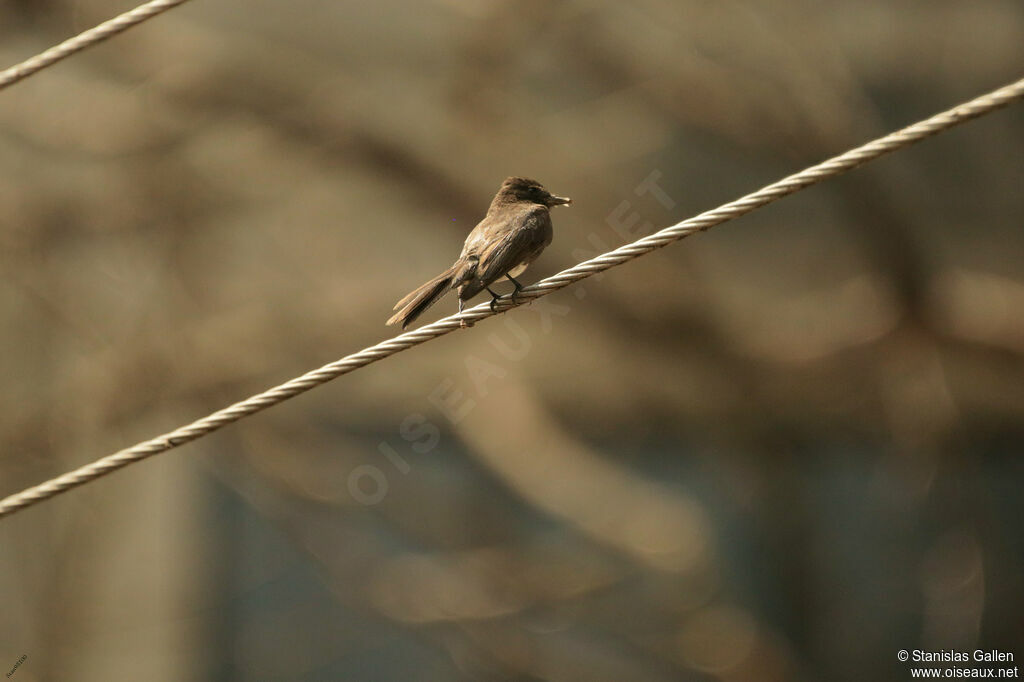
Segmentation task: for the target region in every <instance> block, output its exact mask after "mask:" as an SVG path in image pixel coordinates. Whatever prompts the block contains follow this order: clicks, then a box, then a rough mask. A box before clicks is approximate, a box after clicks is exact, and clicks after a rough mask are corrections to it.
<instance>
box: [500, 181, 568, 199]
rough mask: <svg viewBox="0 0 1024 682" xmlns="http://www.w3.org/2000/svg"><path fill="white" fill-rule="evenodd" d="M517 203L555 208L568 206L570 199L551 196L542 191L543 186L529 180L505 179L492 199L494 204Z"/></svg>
mask: <svg viewBox="0 0 1024 682" xmlns="http://www.w3.org/2000/svg"><path fill="white" fill-rule="evenodd" d="M517 201H526V202H529V203H532V204H540V205H542V206H557V205H558V204H568V203H569V202H570V199H568V198H565V197H556V196H554V195H552V194H551V192H549V191H547V190H546V189H544V185H542V184H540V183H539V182H537V181H536V180H531V179H530V178H523V177H518V176H512V177H509V178H505V182H503V183H501V189H499V190H498V194H497V196H495V197H494V203H496V204H506V203H512V202H517Z"/></svg>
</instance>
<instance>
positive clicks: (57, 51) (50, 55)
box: [0, 0, 188, 90]
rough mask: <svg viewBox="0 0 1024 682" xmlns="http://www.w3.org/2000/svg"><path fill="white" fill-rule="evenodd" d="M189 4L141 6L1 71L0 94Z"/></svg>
mask: <svg viewBox="0 0 1024 682" xmlns="http://www.w3.org/2000/svg"><path fill="white" fill-rule="evenodd" d="M186 2H188V0H153V2H147V3H146V4H144V5H139V6H138V7H136V8H135V9H133V10H130V11H128V12H125V13H124V14H121V15H119V16H116V17H114V18H113V19H111V20H109V21H104V22H103V23H102V24H100V25H99V26H95V27H93V28H90V29H89V30H88V31H85V32H83V33H79V34H78V35H77V36H75V37H74V38H68V39H67V40H65V41H64V42H63V43H61V44H60V45H55V46H53V47H51V48H50V49H49V50H46V51H45V52H41V53H39V54H37V55H36V56H35V57H32V58H30V59H26V60H25V61H23V62H22V63H20V64H15V65H14V66H12V67H10V68H9V69H5V70H4V71H0V90H3V89H4V88H6V87H8V86H10V85H14V84H15V83H17V82H18V81H20V80H22V79H24V78H28V77H29V76H31V75H32V74H34V73H36V72H37V71H41V70H42V69H45V68H46V67H48V66H52V65H53V64H56V63H57V62H59V61H60V60H62V59H64V58H65V57H70V56H71V55H73V54H75V53H76V52H80V51H82V50H84V49H85V48H87V47H91V46H93V45H95V44H96V43H101V42H103V41H104V40H106V39H107V38H110V37H112V36H115V35H117V34H118V33H121V32H122V31H127V30H128V29H129V28H131V27H132V26H136V25H138V24H141V23H142V22H144V21H146V20H147V19H152V18H153V17H155V16H156V15H158V14H161V13H163V12H166V11H167V10H169V9H171V8H172V7H177V6H178V5H181V4H183V3H186Z"/></svg>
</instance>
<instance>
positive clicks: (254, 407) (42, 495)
mask: <svg viewBox="0 0 1024 682" xmlns="http://www.w3.org/2000/svg"><path fill="white" fill-rule="evenodd" d="M1021 97H1024V79H1021V80H1019V81H1017V82H1015V83H1011V84H1010V85H1007V86H1005V87H1002V88H999V89H998V90H994V91H992V92H990V93H988V94H985V95H982V96H981V97H978V98H976V99H973V100H971V101H969V102H966V103H964V104H961V105H959V106H957V107H954V108H952V109H950V110H948V111H944V112H942V113H940V114H936V115H935V116H932V117H931V118H928V119H926V120H924V121H920V122H918V123H915V124H913V125H911V126H908V127H906V128H903V129H902V130H899V131H896V132H894V133H890V134H889V135H886V136H885V137H881V138H878V139H877V140H874V141H872V142H868V143H867V144H865V145H863V146H860V147H857V148H855V149H851V150H850V151H848V152H846V153H844V154H840V155H839V156H835V157H833V158H831V159H828V160H827V161H824V162H822V163H819V164H817V165H815V166H811V167H810V168H807V169H805V170H802V171H800V172H799V173H795V174H793V175H790V176H788V177H785V178H783V179H782V180H779V181H778V182H774V183H772V184H770V185H768V186H766V187H763V188H762V189H759V190H757V191H756V192H752V193H751V194H748V195H746V196H744V197H741V198H739V199H736V200H735V201H732V202H729V203H727V204H724V205H722V206H719V207H718V208H715V209H712V210H710V211H706V212H704V213H701V214H700V215H698V216H695V217H693V218H689V219H687V220H684V221H682V222H680V223H676V224H675V225H671V226H669V227H666V228H664V229H662V230H659V231H658V232H655V233H653V234H651V235H648V236H646V237H643V238H641V239H638V240H636V241H634V242H632V243H630V244H626V245H624V246H620V247H619V248H617V249H615V250H613V251H609V252H607V253H605V254H602V255H600V256H597V257H595V258H591V259H590V260H587V261H584V262H582V263H579V264H578V265H576V266H574V267H571V268H569V269H568V270H563V271H562V272H560V273H558V274H556V275H553V276H551V277H548V278H547V279H544V280H541V281H540V282H537V283H536V284H533V285H530V286H528V287H524V288H523V289H522V290H521V291H520V293H519V296H518V297H516V299H515V300H514V301H513V300H512V299H511V298H502V299H500V300H499V301H498V302H497V303H496V304H495V309H494V310H493V311H492V310H491V307H490V303H482V304H480V305H477V306H474V307H473V308H470V309H468V310H466V311H465V312H463V313H462V314H461V315H459V314H456V315H451V316H449V317H446V318H444V319H441V320H438V321H437V322H434V323H432V324H428V325H426V326H424V327H420V328H419V329H416V330H413V331H411V332H406V333H404V334H401V335H399V336H396V337H394V338H392V339H388V340H387V341H383V342H381V343H378V344H376V345H374V346H370V347H369V348H365V349H363V350H361V351H359V352H358V353H353V354H352V355H349V356H346V357H344V358H341V359H340V360H336V361H335V362H332V363H330V364H327V365H324V366H323V367H320V368H319V369H314V370H312V371H310V372H307V373H306V374H303V375H302V376H300V377H297V378H295V379H292V380H291V381H287V382H285V383H283V384H281V385H279V386H275V387H274V388H271V389H269V390H267V391H264V392H262V393H259V394H257V395H254V396H252V397H251V398H247V399H246V400H243V401H241V402H238V403H235V404H234V405H231V406H229V407H225V408H224V409H221V410H218V411H217V412H214V413H213V414H210V415H208V416H206V417H203V418H202V419H199V420H197V421H194V422H192V423H191V424H187V425H185V426H182V427H179V428H177V429H175V430H173V431H170V432H169V433H165V434H163V435H161V436H157V437H156V438H152V439H150V440H147V441H143V442H141V443H138V444H137V445H133V446H132V447H130V448H126V449H124V450H120V451H118V452H115V453H114V454H112V455H108V456H106V457H104V458H102V459H99V460H97V461H95V462H93V463H92V464H87V465H85V466H83V467H80V468H78V469H75V470H73V471H70V472H68V473H65V474H63V475H61V476H58V477H56V478H54V479H51V480H49V481H46V482H44V483H41V484H39V485H36V486H34V487H31V488H28V489H26V490H24V491H22V492H20V493H17V494H14V495H11V496H9V497H7V498H5V499H4V500H2V501H0V517H3V516H6V515H8V514H11V513H14V512H15V511H18V510H20V509H24V508H25V507H29V506H31V505H33V504H36V503H38V502H41V501H42V500H46V499H48V498H51V497H53V496H55V495H58V494H60V493H63V492H66V491H68V490H70V489H72V488H74V487H76V486H79V485H82V484H83V483H88V482H89V481H93V480H95V479H97V478H100V477H101V476H105V475H106V474H109V473H111V472H112V471H116V470H117V469H120V468H121V467H124V466H127V465H129V464H132V463H134V462H138V461H140V460H143V459H146V458H147V457H150V456H152V455H155V454H157V453H160V452H165V451H167V450H171V449H172V448H176V447H178V446H180V445H183V444H185V443H188V442H190V441H193V440H196V439H197V438H201V437H203V436H205V435H207V434H209V433H212V432H214V431H216V430H218V429H220V428H222V427H224V426H226V425H228V424H230V423H232V422H235V421H238V420H239V419H242V418H243V417H248V416H250V415H253V414H256V413H257V412H260V411H262V410H265V409H267V408H268V407H271V406H273V405H277V404H278V403H280V402H283V401H285V400H288V399H289V398H291V397H293V396H296V395H298V394H300V393H304V392H305V391H308V390H310V389H311V388H314V387H316V386H319V385H321V384H324V383H326V382H328V381H330V380H331V379H334V378H337V377H339V376H341V375H342V374H347V373H349V372H352V371H354V370H356V369H359V368H360V367H365V366H366V365H369V364H371V363H373V362H377V361H378V360H382V359H384V358H386V357H389V356H391V355H394V354H395V353H399V352H401V351H403V350H408V349H409V348H412V347H414V346H418V345H420V344H421V343H426V342H427V341H430V340H431V339H435V338H437V337H439V336H444V335H445V334H449V333H451V332H453V331H456V330H457V329H459V328H460V327H461V326H462V322H463V321H466V322H470V323H472V322H477V321H479V320H483V319H485V318H487V317H491V316H492V315H495V314H498V313H502V312H505V311H506V310H510V309H512V308H515V307H518V306H519V305H522V304H524V303H526V302H528V301H531V300H533V299H536V298H540V297H542V296H546V295H548V294H550V293H551V292H553V291H557V290H559V289H562V288H564V287H567V286H569V285H570V284H573V283H574V282H578V281H580V280H582V279H585V278H587V277H590V276H591V275H594V274H596V273H599V272H602V271H604V270H608V269H609V268H613V267H616V266H618V265H622V264H623V263H626V262H627V261H630V260H633V259H634V258H638V257H640V256H642V255H644V254H646V253H650V252H651V251H654V250H656V249H660V248H662V247H664V246H667V245H668V244H671V243H673V242H675V241H678V240H680V239H683V238H684V237H687V236H689V235H691V234H694V233H695V232H701V231H703V230H706V229H708V228H709V227H712V226H714V225H718V224H721V223H724V222H726V221H729V220H733V219H735V218H738V217H739V216H742V215H744V214H747V213H750V212H751V211H754V210H755V209H757V208H760V207H761V206H764V205H766V204H769V203H771V202H773V201H776V200H778V199H781V198H782V197H784V196H787V195H789V194H793V193H794V192H797V191H799V190H801V189H803V188H805V187H808V186H810V185H814V184H817V183H819V182H821V181H822V180H825V179H827V178H830V177H832V176H835V175H839V174H841V173H845V172H846V171H848V170H850V169H852V168H856V167H857V166H859V165H861V164H863V163H866V162H868V161H871V160H873V159H876V158H878V157H880V156H882V155H884V154H887V153H888V152H891V151H894V150H896V149H901V148H903V147H906V146H908V145H910V144H913V143H915V142H918V141H920V140H922V139H924V138H926V137H930V136H932V135H935V134H936V133H939V132H942V131H944V130H947V129H948V128H951V127H953V126H955V125H957V124H960V123H963V122H964V121H968V120H970V119H972V118H975V117H977V116H981V115H982V114H986V113H989V112H991V111H993V110H995V109H998V108H1000V107H1003V106H1005V105H1007V104H1009V103H1010V102H1012V101H1014V100H1016V99H1020V98H1021Z"/></svg>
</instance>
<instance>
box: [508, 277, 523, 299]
mask: <svg viewBox="0 0 1024 682" xmlns="http://www.w3.org/2000/svg"><path fill="white" fill-rule="evenodd" d="M505 277H506V278H508V281H510V282H512V286H514V287H515V289H513V290H512V293H511V294H509V298H511V299H512V301H513V302H514V301H515V300H516V298H517V297H518V296H519V292H520V291H522V289H523V285H522V284H520V283H519V280H517V279H516V278H515V277H513V276H512V275H509V274H507V273H506V274H505Z"/></svg>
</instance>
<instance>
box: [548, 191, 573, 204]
mask: <svg viewBox="0 0 1024 682" xmlns="http://www.w3.org/2000/svg"><path fill="white" fill-rule="evenodd" d="M548 201H549V202H550V203H551V205H552V206H558V205H568V204H571V203H572V199H570V198H569V197H556V196H555V195H554V194H552V195H551V198H550V199H548Z"/></svg>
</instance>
